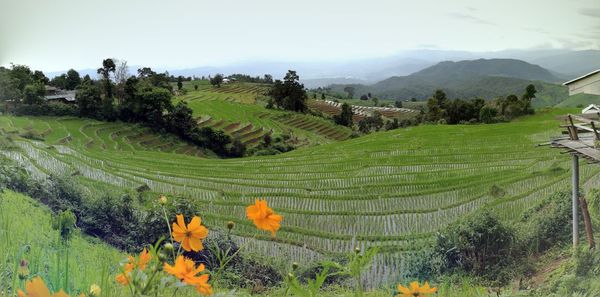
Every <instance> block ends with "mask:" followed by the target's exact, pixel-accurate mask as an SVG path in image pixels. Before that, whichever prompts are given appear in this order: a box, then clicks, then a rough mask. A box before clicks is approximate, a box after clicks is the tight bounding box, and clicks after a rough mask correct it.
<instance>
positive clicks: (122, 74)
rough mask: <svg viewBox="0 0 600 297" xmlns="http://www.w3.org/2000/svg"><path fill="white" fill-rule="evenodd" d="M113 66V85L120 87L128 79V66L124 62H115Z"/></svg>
mask: <svg viewBox="0 0 600 297" xmlns="http://www.w3.org/2000/svg"><path fill="white" fill-rule="evenodd" d="M115 65H116V68H115V83H117V85H122V84H124V83H125V81H127V78H129V66H127V61H125V60H116V61H115Z"/></svg>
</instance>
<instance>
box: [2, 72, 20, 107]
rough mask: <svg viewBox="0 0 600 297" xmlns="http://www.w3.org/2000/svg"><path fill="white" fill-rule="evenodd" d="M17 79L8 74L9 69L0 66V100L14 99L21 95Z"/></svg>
mask: <svg viewBox="0 0 600 297" xmlns="http://www.w3.org/2000/svg"><path fill="white" fill-rule="evenodd" d="M18 84H19V82H18V80H16V79H15V78H13V77H12V76H11V75H10V70H8V69H6V68H4V67H0V100H2V101H7V100H16V99H17V98H19V97H21V91H19V88H18Z"/></svg>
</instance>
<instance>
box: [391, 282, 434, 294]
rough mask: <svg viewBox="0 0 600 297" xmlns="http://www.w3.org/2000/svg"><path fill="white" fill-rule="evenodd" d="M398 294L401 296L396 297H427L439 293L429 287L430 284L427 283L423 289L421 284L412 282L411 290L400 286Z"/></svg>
mask: <svg viewBox="0 0 600 297" xmlns="http://www.w3.org/2000/svg"><path fill="white" fill-rule="evenodd" d="M398 292H400V294H398V295H396V297H426V296H427V295H428V294H433V293H435V292H437V288H431V287H429V283H428V282H425V284H423V286H422V287H421V286H419V282H412V283H410V288H407V287H405V286H403V285H398Z"/></svg>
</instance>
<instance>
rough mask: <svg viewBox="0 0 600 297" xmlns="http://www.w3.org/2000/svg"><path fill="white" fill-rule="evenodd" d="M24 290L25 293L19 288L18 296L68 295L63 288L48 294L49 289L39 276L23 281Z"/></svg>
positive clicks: (51, 296) (61, 296)
mask: <svg viewBox="0 0 600 297" xmlns="http://www.w3.org/2000/svg"><path fill="white" fill-rule="evenodd" d="M25 291H26V292H27V294H25V293H24V292H23V291H21V290H19V291H18V292H17V295H18V296H19V297H69V295H67V293H65V292H64V291H63V290H60V291H58V292H57V293H54V294H50V290H48V287H46V284H45V283H44V281H43V280H42V278H41V277H39V276H38V277H35V278H33V279H32V280H30V281H27V282H26V283H25ZM83 296H84V295H83V294H81V295H79V297H83Z"/></svg>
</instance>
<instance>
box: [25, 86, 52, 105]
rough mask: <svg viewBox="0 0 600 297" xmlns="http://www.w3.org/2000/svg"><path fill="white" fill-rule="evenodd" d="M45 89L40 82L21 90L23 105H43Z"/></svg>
mask: <svg viewBox="0 0 600 297" xmlns="http://www.w3.org/2000/svg"><path fill="white" fill-rule="evenodd" d="M45 94H46V89H45V88H44V84H42V83H41V82H35V83H32V84H28V85H26V86H25V88H24V89H23V103H25V104H29V105H40V104H43V103H44V95H45Z"/></svg>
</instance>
